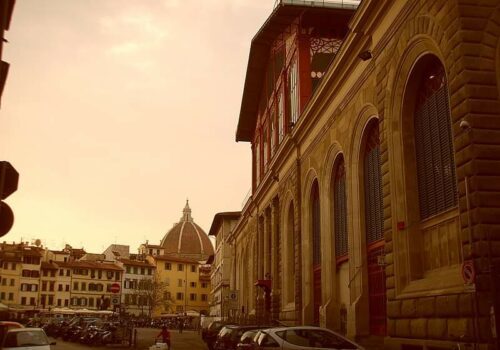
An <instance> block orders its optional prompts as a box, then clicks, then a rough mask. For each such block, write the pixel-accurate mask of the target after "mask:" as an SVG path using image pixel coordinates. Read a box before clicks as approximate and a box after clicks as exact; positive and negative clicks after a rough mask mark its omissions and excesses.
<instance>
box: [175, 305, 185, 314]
mask: <svg viewBox="0 0 500 350" xmlns="http://www.w3.org/2000/svg"><path fill="white" fill-rule="evenodd" d="M175 311H176V312H184V306H182V305H177V306H176V307H175Z"/></svg>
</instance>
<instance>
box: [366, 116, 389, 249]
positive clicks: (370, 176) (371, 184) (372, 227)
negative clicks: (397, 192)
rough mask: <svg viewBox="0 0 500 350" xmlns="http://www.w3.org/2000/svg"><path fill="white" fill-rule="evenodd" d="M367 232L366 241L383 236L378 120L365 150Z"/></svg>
mask: <svg viewBox="0 0 500 350" xmlns="http://www.w3.org/2000/svg"><path fill="white" fill-rule="evenodd" d="M363 168H364V186H365V232H366V243H367V244H370V243H373V242H376V241H378V240H380V239H382V238H383V225H384V221H383V220H384V219H383V198H382V175H381V171H380V138H379V130H378V122H376V123H375V122H374V123H373V124H372V126H371V128H370V129H369V131H368V134H367V138H366V145H365V152H364V167H363Z"/></svg>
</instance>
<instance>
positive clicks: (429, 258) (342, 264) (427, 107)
mask: <svg viewBox="0 0 500 350" xmlns="http://www.w3.org/2000/svg"><path fill="white" fill-rule="evenodd" d="M499 38H500V3H499V2H498V1H470V0H433V1H430V0H418V1H417V0H407V1H390V0H377V1H375V0H364V1H362V2H361V3H360V4H359V6H358V7H357V8H356V7H354V8H352V7H345V6H342V4H340V3H339V2H337V3H333V4H332V3H330V4H327V3H326V2H321V3H314V4H310V3H309V2H307V4H306V3H304V4H297V2H293V1H287V0H282V1H280V2H278V3H277V6H276V8H275V9H274V10H273V12H272V13H271V15H270V17H269V18H268V20H267V21H266V23H265V24H264V25H263V27H262V28H261V29H260V30H259V32H258V33H257V35H256V36H255V37H254V39H253V41H252V46H251V50H250V59H249V65H248V68H247V78H246V81H245V88H244V94H243V101H242V108H241V112H240V118H239V122H238V129H237V133H236V138H237V141H247V142H250V143H251V144H252V152H253V166H252V169H253V187H252V196H251V197H250V199H249V200H248V202H247V203H246V205H245V207H244V208H243V210H242V214H241V218H240V220H239V222H238V224H237V225H236V227H235V229H234V230H233V232H232V238H231V239H232V240H233V241H234V244H235V254H236V266H237V272H236V284H237V289H238V290H239V291H240V303H241V305H240V306H241V310H242V311H241V312H242V314H244V315H242V316H245V317H255V318H257V319H279V320H280V321H282V322H286V323H290V324H318V325H321V326H325V327H329V328H332V329H335V330H338V331H340V332H343V333H345V334H346V335H347V336H349V337H352V338H358V339H360V338H363V337H370V338H371V339H378V341H379V342H381V343H382V342H383V343H384V344H385V346H386V347H387V348H397V349H399V348H412V349H413V348H415V349H416V348H424V347H426V348H427V347H429V348H430V347H433V348H445V347H449V346H450V345H456V344H457V343H476V344H479V345H480V346H483V347H486V346H488V345H497V343H496V342H497V339H498V338H495V337H494V336H495V333H496V334H498V329H495V328H494V323H493V322H492V319H493V316H494V315H495V314H496V313H498V309H499V305H498V302H499V301H498V295H497V293H495V290H497V288H498V287H499V286H500V285H499V282H498V281H499V275H498V274H499V271H500V269H499V266H498V265H499V261H500V229H499V227H500V226H499V224H500V215H498V213H500V199H499V198H500V192H499V186H498V183H500V182H499V181H498V180H499V176H500V171H499V169H500V166H499V164H500V163H499V160H500V152H499V149H500V148H499V146H500V133H499V131H498V130H500V88H499V81H500V40H499ZM329 54H330V56H328V55H329ZM281 55H284V58H283V57H282V56H281ZM315 55H317V56H315ZM327 59H330V60H329V63H328V64H326V65H322V64H321V62H322V60H327ZM318 62H319V63H318ZM497 319H498V318H497ZM497 327H498V322H497Z"/></svg>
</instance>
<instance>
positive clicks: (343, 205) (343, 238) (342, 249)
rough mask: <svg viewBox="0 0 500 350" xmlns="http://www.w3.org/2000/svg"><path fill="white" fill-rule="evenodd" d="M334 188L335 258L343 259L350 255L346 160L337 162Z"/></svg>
mask: <svg viewBox="0 0 500 350" xmlns="http://www.w3.org/2000/svg"><path fill="white" fill-rule="evenodd" d="M337 163H338V164H337V166H336V170H335V178H334V186H333V190H334V193H333V200H334V219H335V224H334V227H335V256H336V257H337V258H340V257H343V256H345V255H347V253H348V240H347V197H346V179H345V167H344V159H340V160H339V161H338V162H337Z"/></svg>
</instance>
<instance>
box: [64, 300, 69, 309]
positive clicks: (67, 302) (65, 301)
mask: <svg viewBox="0 0 500 350" xmlns="http://www.w3.org/2000/svg"><path fill="white" fill-rule="evenodd" d="M64 306H66V307H68V306H69V300H68V299H64Z"/></svg>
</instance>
